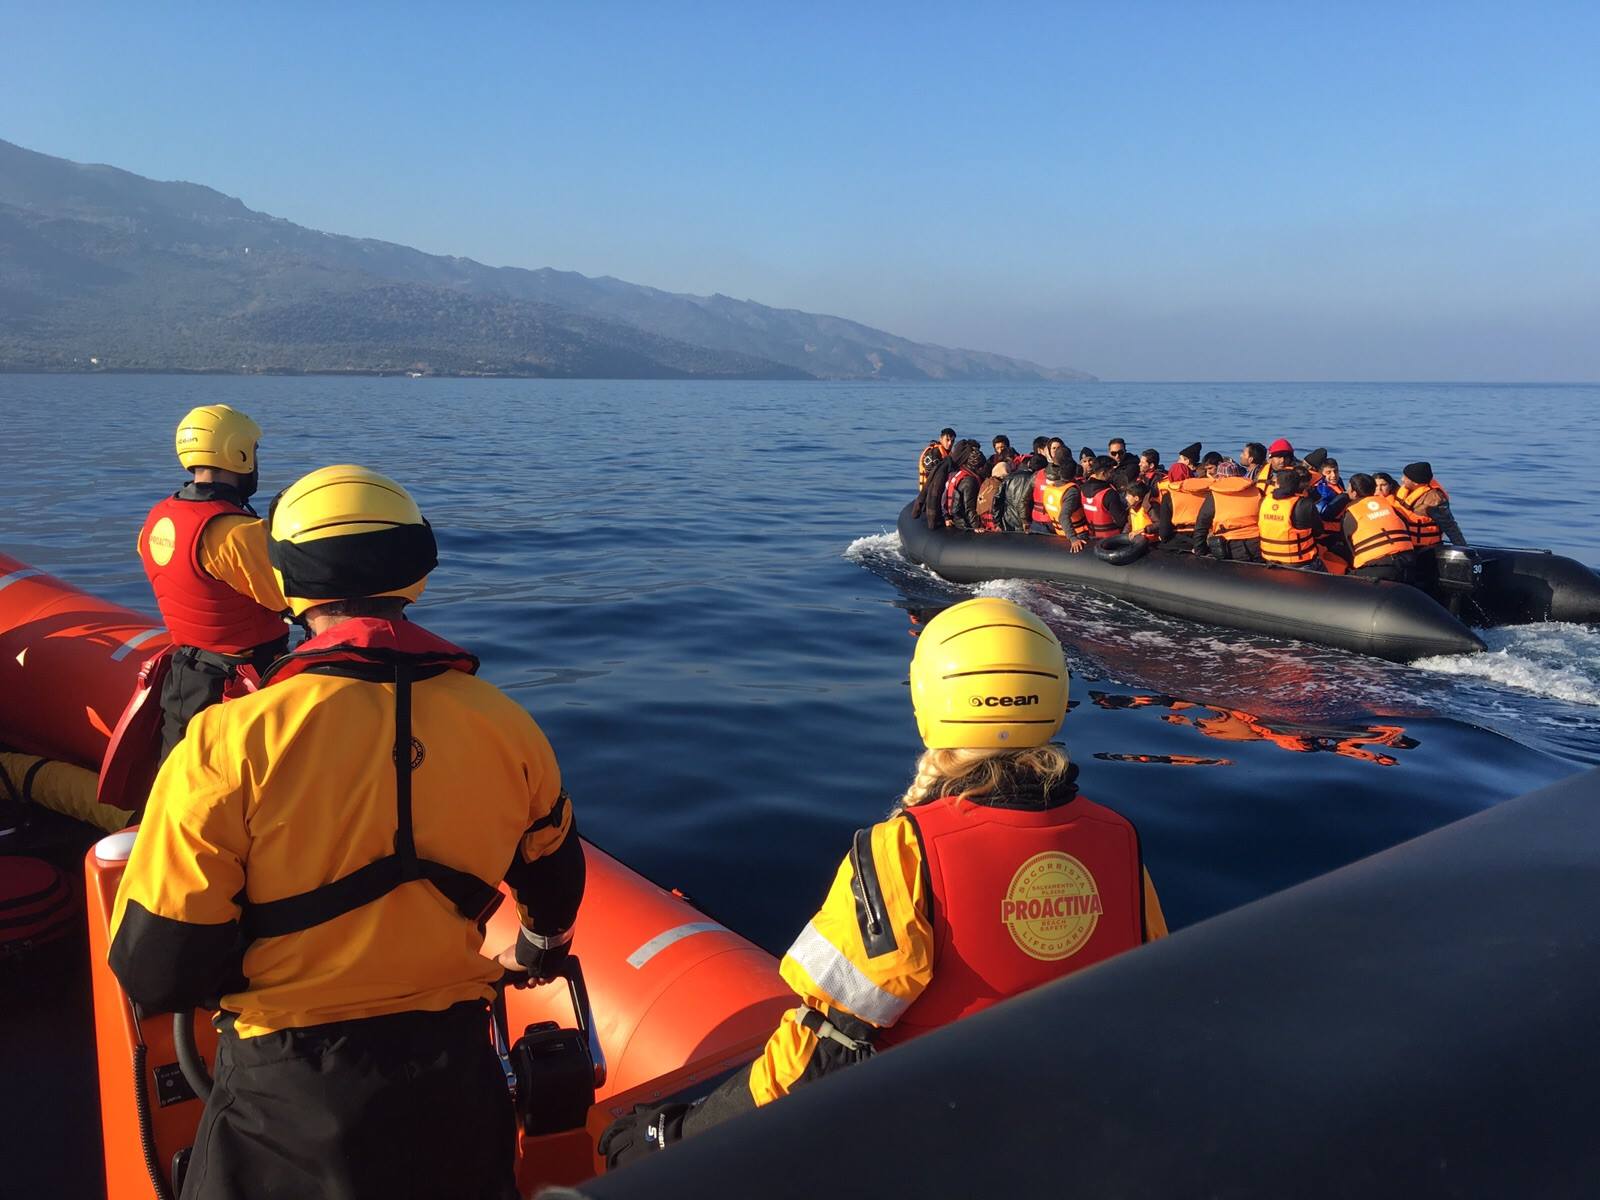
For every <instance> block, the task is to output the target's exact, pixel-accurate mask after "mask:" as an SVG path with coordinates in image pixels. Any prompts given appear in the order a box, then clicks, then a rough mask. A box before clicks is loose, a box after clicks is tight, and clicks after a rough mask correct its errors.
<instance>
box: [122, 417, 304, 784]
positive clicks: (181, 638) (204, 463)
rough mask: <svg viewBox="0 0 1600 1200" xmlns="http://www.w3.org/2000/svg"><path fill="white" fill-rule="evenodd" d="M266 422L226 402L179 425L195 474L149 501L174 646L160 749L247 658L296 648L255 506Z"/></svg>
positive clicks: (144, 559) (146, 559)
mask: <svg viewBox="0 0 1600 1200" xmlns="http://www.w3.org/2000/svg"><path fill="white" fill-rule="evenodd" d="M260 441H261V427H260V426H259V425H257V424H256V423H255V422H254V421H252V420H251V419H250V418H249V417H247V416H245V415H244V414H243V413H242V412H238V411H236V410H235V409H232V408H229V407H228V406H227V405H226V404H206V405H202V406H201V407H199V408H196V409H193V410H191V411H190V412H189V414H188V415H187V416H185V417H184V418H183V420H182V421H181V422H179V424H178V433H177V450H178V461H179V462H180V463H182V464H183V465H184V466H185V467H186V468H188V470H189V472H190V473H191V474H192V475H193V476H194V478H193V479H192V480H191V481H190V482H189V483H188V484H186V485H185V486H184V487H183V488H182V489H180V490H179V491H177V492H176V493H174V494H173V495H171V496H168V497H167V498H166V499H165V500H163V501H161V503H159V504H157V505H156V506H155V507H154V508H152V509H151V510H150V515H149V516H147V517H146V518H145V519H144V525H143V526H142V527H141V528H140V530H139V539H138V548H139V561H140V562H141V563H143V564H144V573H145V575H146V576H148V577H149V579H150V587H151V589H152V590H153V591H154V592H155V595H156V607H157V608H159V609H160V610H161V619H162V621H163V622H165V624H166V626H167V628H168V629H169V630H170V631H171V633H172V640H173V643H174V645H175V647H176V649H174V651H173V653H172V661H171V662H170V663H169V665H168V669H167V675H166V678H165V680H164V681H163V682H162V685H161V710H162V722H161V757H162V758H165V757H166V756H167V755H168V754H170V753H171V752H172V747H173V746H175V745H177V744H178V741H179V739H181V738H182V737H183V731H184V729H185V728H187V727H188V724H189V718H191V717H193V716H194V715H195V713H197V712H199V711H200V710H201V709H202V708H205V707H206V706H207V705H211V704H215V703H217V701H219V700H221V699H222V693H223V689H224V688H225V687H227V686H228V684H229V683H230V682H231V681H232V680H233V679H234V677H235V676H236V675H237V674H238V671H239V668H240V667H241V666H244V665H246V664H248V665H250V666H252V667H254V668H255V670H256V671H257V672H258V673H259V672H261V671H264V670H266V668H267V665H268V664H269V663H271V662H272V661H273V660H274V659H276V658H278V657H279V656H280V655H282V654H283V652H284V651H285V650H286V649H287V648H288V640H289V631H288V628H287V626H285V625H284V623H283V618H282V617H281V616H280V615H279V614H280V613H281V612H282V611H283V610H284V609H285V608H286V607H288V606H287V605H286V604H285V602H284V599H283V594H282V593H281V592H280V591H279V590H278V585H277V581H276V580H274V579H273V577H272V567H271V564H269V563H268V562H267V530H266V525H265V523H264V522H263V521H262V520H261V518H259V517H258V516H256V513H255V510H254V509H252V508H251V507H250V497H251V496H252V495H254V494H255V490H256V482H257V479H258V478H259V474H260V463H259V462H258V460H257V453H256V452H257V449H258V446H259V443H260Z"/></svg>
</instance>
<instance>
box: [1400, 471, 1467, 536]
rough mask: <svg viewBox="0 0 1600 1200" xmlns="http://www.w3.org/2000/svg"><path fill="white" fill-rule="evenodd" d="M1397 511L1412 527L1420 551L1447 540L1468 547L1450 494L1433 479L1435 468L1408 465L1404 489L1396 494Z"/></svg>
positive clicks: (1403, 484) (1403, 474) (1404, 475)
mask: <svg viewBox="0 0 1600 1200" xmlns="http://www.w3.org/2000/svg"><path fill="white" fill-rule="evenodd" d="M1395 511H1396V512H1398V513H1399V514H1400V515H1401V517H1402V518H1404V519H1405V522H1406V524H1408V525H1410V526H1411V536H1412V538H1413V539H1414V540H1415V541H1416V543H1417V549H1418V550H1426V549H1427V548H1428V547H1430V546H1437V545H1439V544H1440V543H1441V542H1442V541H1444V539H1445V538H1449V539H1450V542H1451V544H1452V545H1456V546H1465V545H1466V544H1467V538H1466V535H1465V534H1464V533H1462V532H1461V526H1460V525H1458V524H1456V518H1455V515H1454V514H1453V513H1452V512H1451V511H1450V494H1449V493H1448V492H1446V491H1445V490H1444V487H1443V486H1442V485H1441V484H1440V483H1439V481H1438V480H1437V479H1435V478H1434V477H1433V465H1432V464H1431V463H1427V462H1414V463H1408V464H1407V465H1406V469H1405V470H1404V471H1403V472H1401V476H1400V488H1399V490H1398V491H1397V492H1396V493H1395Z"/></svg>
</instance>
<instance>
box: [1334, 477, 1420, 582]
mask: <svg viewBox="0 0 1600 1200" xmlns="http://www.w3.org/2000/svg"><path fill="white" fill-rule="evenodd" d="M1376 492H1377V485H1376V483H1375V482H1374V481H1373V478H1372V476H1371V475H1352V476H1351V477H1350V492H1349V495H1350V503H1349V505H1348V506H1347V507H1346V508H1345V510H1344V516H1343V518H1342V520H1343V524H1344V536H1345V540H1346V541H1347V542H1348V543H1349V546H1350V551H1351V556H1352V557H1351V560H1350V566H1351V574H1353V575H1361V576H1364V577H1365V578H1367V579H1392V580H1394V581H1396V582H1397V583H1410V582H1411V572H1412V568H1413V566H1414V565H1415V562H1416V555H1415V554H1414V553H1413V552H1412V551H1413V542H1412V540H1411V528H1410V526H1408V525H1407V524H1406V522H1405V520H1404V519H1403V518H1402V517H1401V516H1400V514H1399V513H1398V512H1396V511H1395V506H1394V502H1393V501H1390V500H1383V499H1380V498H1379V497H1378V496H1377V494H1376Z"/></svg>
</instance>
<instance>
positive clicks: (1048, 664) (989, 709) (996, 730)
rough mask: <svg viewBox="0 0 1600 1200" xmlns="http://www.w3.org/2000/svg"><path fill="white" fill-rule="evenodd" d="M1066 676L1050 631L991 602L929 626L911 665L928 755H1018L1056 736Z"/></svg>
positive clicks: (1022, 612)
mask: <svg viewBox="0 0 1600 1200" xmlns="http://www.w3.org/2000/svg"><path fill="white" fill-rule="evenodd" d="M1070 686H1071V674H1070V672H1069V671H1068V670H1067V660H1066V656H1065V655H1064V654H1063V653H1062V652H1061V643H1060V642H1059V641H1057V640H1056V635H1055V634H1054V633H1052V632H1051V631H1050V627H1049V626H1048V625H1046V624H1045V623H1044V622H1043V621H1041V620H1039V618H1038V617H1036V616H1034V615H1033V614H1032V613H1031V612H1029V611H1028V610H1027V609H1025V608H1023V607H1022V606H1021V605H1018V604H1013V603H1012V602H1011V601H1010V600H1002V599H1000V598H999V597H995V596H983V597H980V598H978V599H976V600H966V601H963V602H962V603H960V604H957V605H954V606H953V607H951V608H947V609H945V610H944V611H943V612H942V613H940V614H939V615H938V616H936V617H934V618H933V620H931V621H929V622H928V624H927V625H926V627H924V629H923V630H922V634H921V636H920V637H918V638H917V650H916V653H915V654H914V655H912V658H911V705H912V708H914V709H915V710H916V714H917V732H918V733H920V734H921V735H922V740H923V742H924V744H926V745H927V747H928V749H930V750H949V749H964V750H980V749H1001V750H1022V749H1027V748H1028V747H1030V746H1042V745H1044V744H1045V743H1046V742H1048V741H1049V740H1050V739H1051V738H1052V737H1054V736H1055V734H1056V730H1058V729H1060V728H1061V718H1062V717H1064V716H1065V715H1066V712H1067V692H1068V689H1069V688H1070Z"/></svg>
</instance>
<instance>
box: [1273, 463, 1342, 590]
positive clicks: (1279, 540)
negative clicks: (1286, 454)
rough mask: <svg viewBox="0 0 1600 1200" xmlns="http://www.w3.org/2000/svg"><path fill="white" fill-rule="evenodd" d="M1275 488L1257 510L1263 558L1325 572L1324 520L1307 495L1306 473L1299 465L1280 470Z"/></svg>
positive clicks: (1275, 474) (1278, 563)
mask: <svg viewBox="0 0 1600 1200" xmlns="http://www.w3.org/2000/svg"><path fill="white" fill-rule="evenodd" d="M1272 482H1273V489H1272V491H1270V492H1268V493H1267V494H1266V495H1265V496H1263V497H1262V498H1261V505H1260V508H1259V509H1258V511H1257V513H1256V525H1257V532H1258V534H1259V536H1260V538H1261V561H1263V562H1266V563H1271V564H1274V565H1276V566H1281V567H1294V568H1295V569H1296V570H1299V571H1326V570H1327V568H1326V567H1324V566H1323V565H1322V557H1321V555H1320V554H1318V552H1317V531H1318V529H1320V528H1321V524H1322V519H1321V518H1320V517H1318V516H1317V505H1316V502H1315V501H1314V500H1312V498H1311V497H1310V496H1309V495H1307V494H1306V476H1305V472H1304V471H1303V470H1302V469H1301V468H1299V467H1290V468H1287V469H1285V470H1281V471H1277V472H1275V473H1274V474H1273V476H1272Z"/></svg>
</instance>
